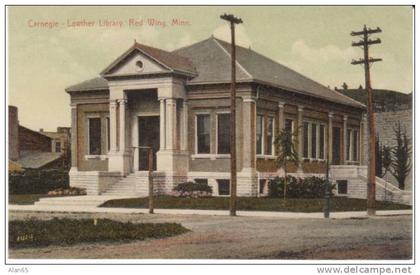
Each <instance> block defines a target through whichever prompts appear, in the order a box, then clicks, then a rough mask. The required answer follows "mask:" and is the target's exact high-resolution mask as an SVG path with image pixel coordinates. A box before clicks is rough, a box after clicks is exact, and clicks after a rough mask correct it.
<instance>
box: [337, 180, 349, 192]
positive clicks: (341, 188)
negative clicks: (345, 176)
mask: <svg viewBox="0 0 420 275" xmlns="http://www.w3.org/2000/svg"><path fill="white" fill-rule="evenodd" d="M337 192H338V194H347V180H338V181H337Z"/></svg>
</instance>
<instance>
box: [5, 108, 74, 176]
mask: <svg viewBox="0 0 420 275" xmlns="http://www.w3.org/2000/svg"><path fill="white" fill-rule="evenodd" d="M66 131H67V132H69V130H66ZM60 135H61V134H60ZM62 139H64V138H62ZM69 139H70V137H69V136H68V137H67V138H66V140H67V143H68V142H69ZM56 140H60V141H61V139H58V138H56V139H55V138H52V137H50V136H48V135H45V134H43V133H40V132H37V131H33V130H31V129H29V128H26V127H24V126H21V125H19V120H18V109H17V107H15V106H9V171H20V170H24V169H46V168H65V166H66V165H65V158H64V157H65V154H64V153H63V150H62V149H61V146H60V151H56V150H55V149H56V148H55V144H56V143H55V141H56ZM66 146H67V148H68V147H69V145H68V144H67V145H66ZM57 149H58V147H57ZM67 150H68V149H67Z"/></svg>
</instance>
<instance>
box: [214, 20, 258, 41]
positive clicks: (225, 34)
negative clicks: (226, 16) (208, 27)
mask: <svg viewBox="0 0 420 275" xmlns="http://www.w3.org/2000/svg"><path fill="white" fill-rule="evenodd" d="M213 35H214V36H215V37H217V38H219V39H221V40H224V41H227V42H229V43H230V41H231V33H230V27H229V25H228V24H224V25H222V26H220V27H218V28H217V29H215V30H214V31H213ZM235 42H236V44H238V45H240V46H243V47H249V46H251V44H252V42H251V39H250V38H249V36H248V34H247V33H246V30H245V27H244V26H242V25H237V26H236V28H235Z"/></svg>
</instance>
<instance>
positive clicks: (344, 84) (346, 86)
mask: <svg viewBox="0 0 420 275" xmlns="http://www.w3.org/2000/svg"><path fill="white" fill-rule="evenodd" d="M341 87H343V91H347V89H348V88H349V86H348V85H347V83H346V82H343V85H341Z"/></svg>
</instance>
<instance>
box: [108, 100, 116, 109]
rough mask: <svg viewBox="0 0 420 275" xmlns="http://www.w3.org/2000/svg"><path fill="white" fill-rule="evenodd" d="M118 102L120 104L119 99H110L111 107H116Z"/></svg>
mask: <svg viewBox="0 0 420 275" xmlns="http://www.w3.org/2000/svg"><path fill="white" fill-rule="evenodd" d="M117 104H118V102H117V100H115V99H114V100H110V101H109V106H110V107H111V108H115V107H117Z"/></svg>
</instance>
